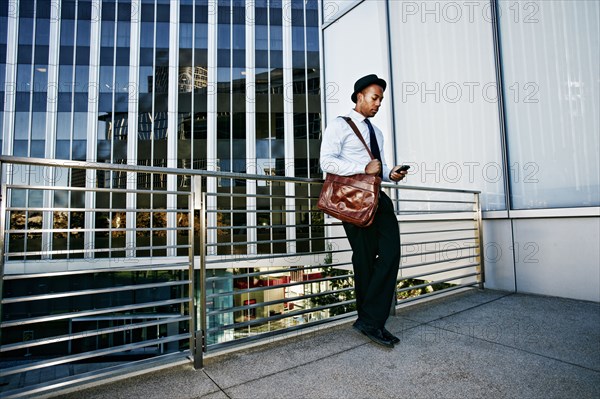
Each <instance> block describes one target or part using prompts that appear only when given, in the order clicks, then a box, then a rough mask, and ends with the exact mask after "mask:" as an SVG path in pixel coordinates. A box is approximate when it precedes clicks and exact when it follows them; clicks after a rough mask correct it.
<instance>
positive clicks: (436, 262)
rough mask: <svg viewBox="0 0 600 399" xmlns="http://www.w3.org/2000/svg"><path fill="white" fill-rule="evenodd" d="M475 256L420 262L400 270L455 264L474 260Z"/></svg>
mask: <svg viewBox="0 0 600 399" xmlns="http://www.w3.org/2000/svg"><path fill="white" fill-rule="evenodd" d="M476 257H477V256H476V255H467V256H459V257H457V258H452V259H449V260H443V261H438V260H435V261H432V262H422V263H416V264H413V265H408V266H400V269H402V270H404V269H412V268H414V267H421V266H430V265H437V264H438V263H446V262H455V261H457V260H463V259H470V258H476Z"/></svg>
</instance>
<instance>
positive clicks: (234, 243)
mask: <svg viewBox="0 0 600 399" xmlns="http://www.w3.org/2000/svg"><path fill="white" fill-rule="evenodd" d="M337 238H346V237H304V238H293V239H292V238H290V239H286V238H282V239H279V240H258V241H226V242H214V243H210V244H208V243H207V244H205V245H206V246H207V247H230V246H237V245H240V246H246V245H252V244H283V243H286V242H307V241H309V242H310V241H321V240H332V239H337Z"/></svg>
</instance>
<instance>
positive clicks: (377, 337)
mask: <svg viewBox="0 0 600 399" xmlns="http://www.w3.org/2000/svg"><path fill="white" fill-rule="evenodd" d="M352 327H353V328H354V329H355V330H358V331H360V332H361V333H363V334H365V335H366V336H367V337H368V338H369V339H370V340H371V341H373V342H375V343H376V344H379V345H381V346H385V347H386V348H393V347H394V343H393V342H392V341H391V340H390V339H387V338H385V337H384V336H383V332H382V331H381V329H379V328H374V327H369V326H366V325H364V324H363V323H361V322H360V321H358V320H357V321H355V322H354V324H352ZM399 341H400V340H398V342H399Z"/></svg>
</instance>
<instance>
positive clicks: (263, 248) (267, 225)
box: [0, 156, 484, 397]
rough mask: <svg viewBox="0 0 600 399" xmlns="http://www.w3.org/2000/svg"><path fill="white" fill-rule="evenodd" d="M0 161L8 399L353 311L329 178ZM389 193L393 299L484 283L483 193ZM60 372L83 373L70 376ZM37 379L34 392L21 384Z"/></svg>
mask: <svg viewBox="0 0 600 399" xmlns="http://www.w3.org/2000/svg"><path fill="white" fill-rule="evenodd" d="M0 163H1V166H2V179H3V180H2V182H3V186H2V209H1V214H0V266H1V267H0V272H1V279H0V281H1V283H0V284H2V286H0V297H1V299H2V302H1V306H0V321H1V324H0V326H1V328H2V333H1V336H0V353H2V359H3V360H2V361H0V382H2V383H4V384H5V386H4V387H0V392H2V394H3V396H4V395H7V396H9V397H19V396H21V395H26V394H31V393H35V392H44V391H47V390H49V389H53V388H56V387H60V386H66V385H67V384H69V383H72V382H73V381H77V380H78V379H79V380H83V379H92V378H94V376H104V375H107V373H110V372H111V371H118V372H122V370H123V367H125V368H130V367H134V366H135V365H138V364H140V365H141V367H144V364H147V363H148V362H152V361H163V360H164V361H172V360H173V359H179V360H180V359H182V358H185V357H189V358H191V359H192V361H193V362H194V366H195V367H196V368H200V367H202V365H203V357H204V355H205V354H206V353H211V352H217V351H219V350H221V349H223V348H229V347H232V346H235V345H240V344H244V343H248V342H254V341H260V340H262V339H266V338H269V337H272V336H273V335H277V334H282V333H289V332H292V331H297V330H300V329H304V328H306V327H311V326H318V325H321V324H323V323H329V322H331V321H334V320H339V319H343V318H348V317H353V316H354V315H355V313H356V312H355V299H354V289H353V285H354V281H353V274H352V263H351V250H350V248H349V245H348V242H347V240H346V238H345V234H344V231H343V228H342V226H341V224H340V223H339V222H337V221H335V220H334V219H331V218H329V217H324V215H323V213H322V212H321V211H319V210H318V209H317V207H316V202H317V198H318V194H319V192H320V188H321V184H322V180H321V179H301V178H291V177H283V176H265V175H249V174H242V173H225V172H214V171H206V170H190V169H180V168H179V169H176V168H160V167H159V168H157V167H149V166H138V165H107V164H102V163H84V162H74V161H73V162H70V161H59V160H43V159H32V158H16V157H7V156H1V157H0ZM40 176H41V177H42V179H41V180H42V181H39V182H36V181H32V178H34V177H40ZM155 176H158V178H156V177H155ZM155 180H159V181H160V182H161V184H160V185H158V186H156V185H152V184H148V182H153V181H155ZM384 187H385V190H386V191H387V192H388V194H389V195H390V197H391V198H392V199H393V200H394V202H395V206H396V209H397V218H398V220H399V223H400V230H401V242H400V243H399V245H401V247H402V260H401V264H400V271H399V276H398V289H397V298H396V300H397V302H396V305H397V304H401V303H406V302H410V301H414V300H419V299H421V298H424V297H427V296H432V295H438V294H440V293H444V292H450V291H453V290H458V289H462V288H465V287H471V286H477V285H479V286H481V285H482V284H483V278H484V276H483V251H482V240H481V237H482V229H481V209H480V204H479V194H478V192H475V191H461V190H447V189H433V188H419V187H410V186H406V185H404V184H403V185H391V184H387V185H384ZM39 305H43V306H39ZM61 365H69V366H70V370H74V371H71V375H69V376H64V378H61V377H58V376H59V375H60V373H61V371H60V367H61ZM50 371H52V372H50ZM33 372H39V375H38V376H37V377H36V378H37V381H38V382H37V383H36V384H29V385H26V386H19V385H18V384H17V383H16V382H15V381H20V380H25V378H24V376H25V375H31V373H33Z"/></svg>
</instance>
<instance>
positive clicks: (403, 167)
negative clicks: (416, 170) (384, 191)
mask: <svg viewBox="0 0 600 399" xmlns="http://www.w3.org/2000/svg"><path fill="white" fill-rule="evenodd" d="M409 169H410V165H402V166H400V167H399V168H396V169H395V170H394V172H406V171H407V170H409Z"/></svg>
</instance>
